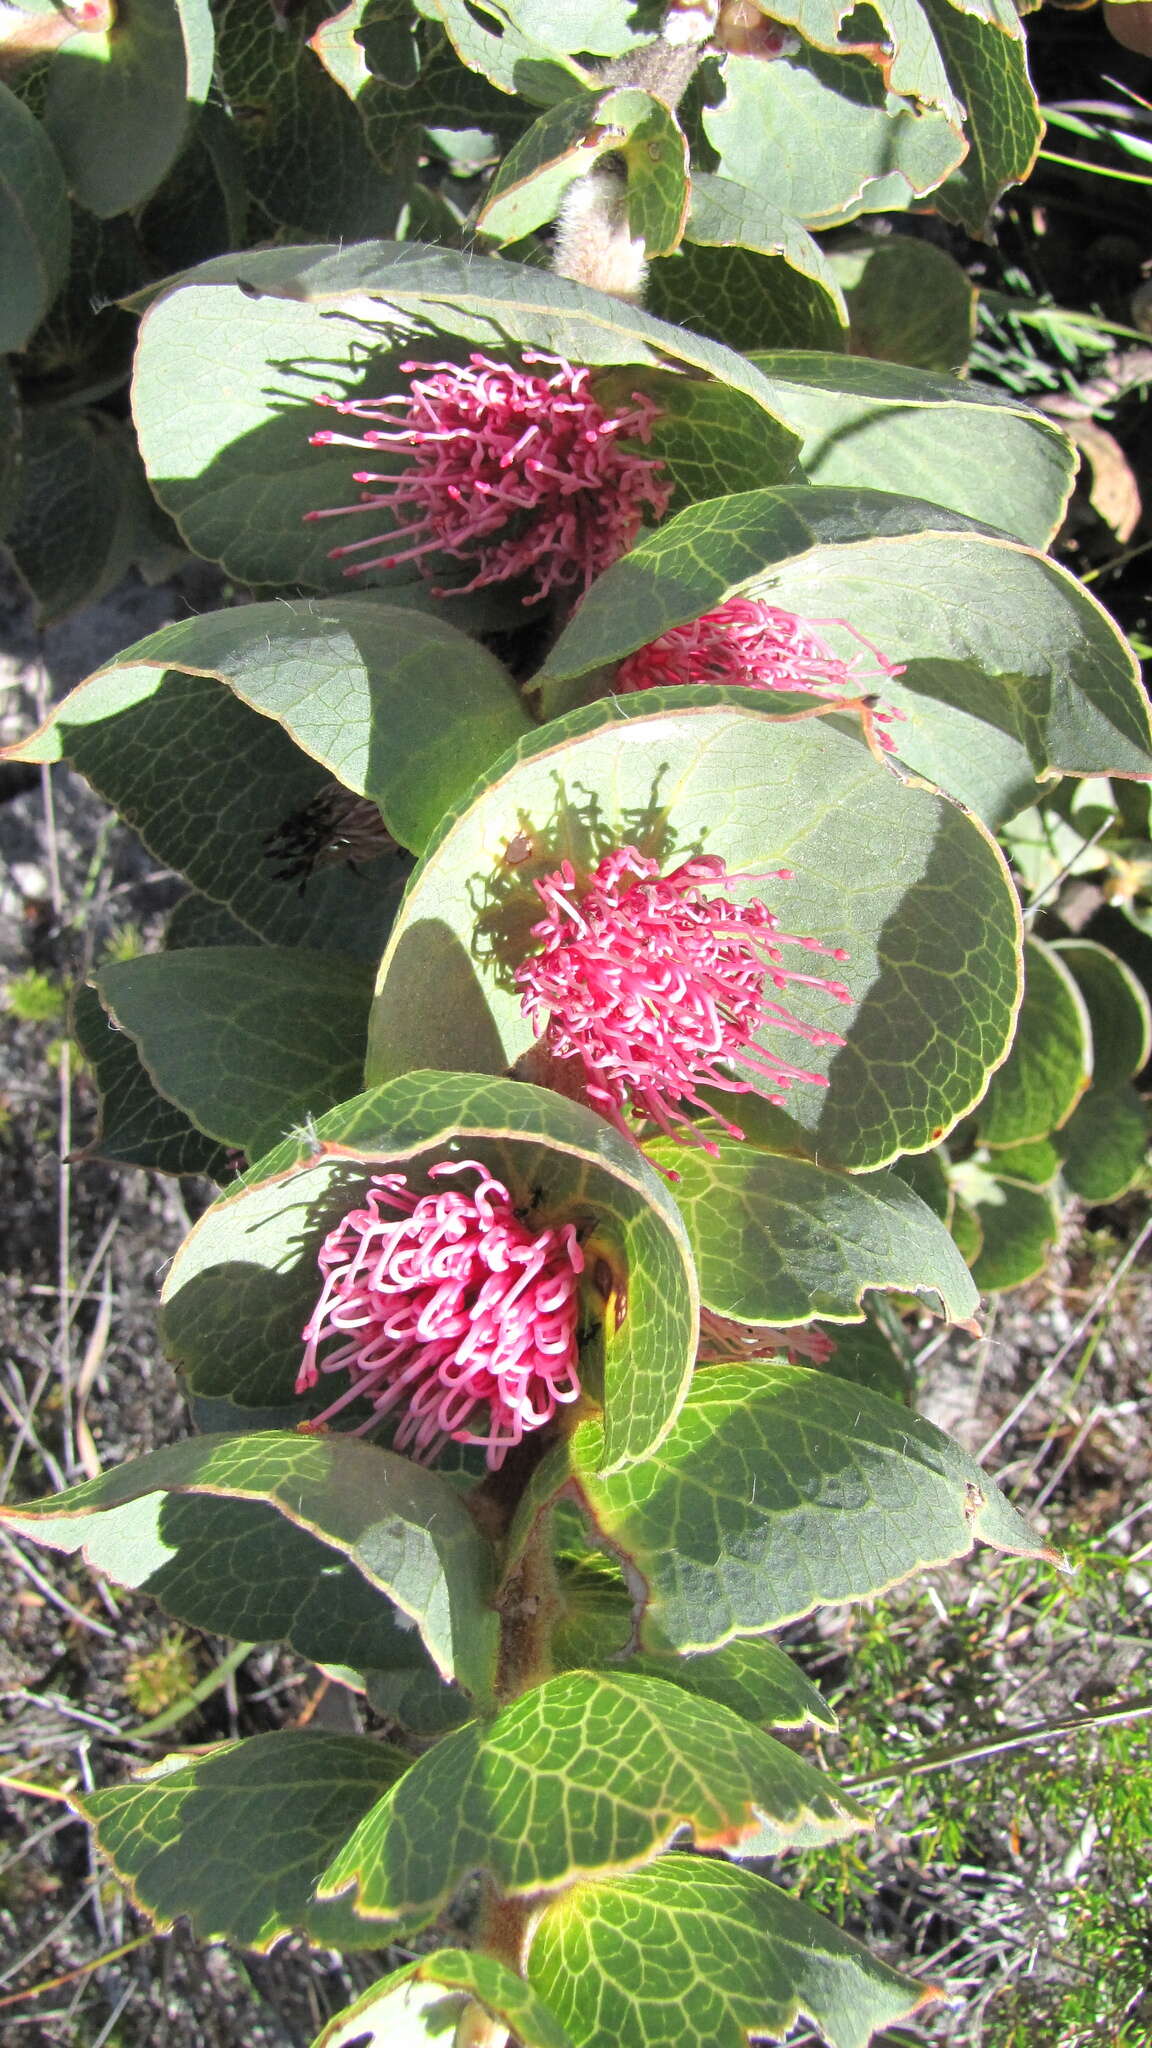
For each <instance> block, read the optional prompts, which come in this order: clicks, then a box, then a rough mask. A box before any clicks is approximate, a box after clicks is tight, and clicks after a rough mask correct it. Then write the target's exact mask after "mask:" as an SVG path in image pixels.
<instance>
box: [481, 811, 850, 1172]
mask: <svg viewBox="0 0 1152 2048" xmlns="http://www.w3.org/2000/svg"><path fill="white" fill-rule="evenodd" d="M792 879H793V876H792V873H791V870H790V869H788V868H778V869H776V870H775V871H774V872H773V873H772V874H771V875H765V876H757V877H751V876H747V875H730V874H729V873H728V870H727V868H726V866H725V863H724V862H723V860H721V859H720V858H719V856H718V855H716V854H700V855H697V856H696V857H695V858H694V859H692V860H687V861H685V862H683V864H682V865H681V866H680V867H678V868H674V869H673V871H672V873H671V874H668V875H662V874H661V873H660V868H659V864H658V862H656V861H654V860H650V859H648V858H647V857H646V856H645V855H644V854H642V853H640V852H639V851H638V849H637V848H636V847H634V846H621V847H619V848H618V849H617V850H616V851H615V852H614V853H609V854H607V855H605V857H604V859H603V860H601V861H600V862H599V864H598V865H597V867H596V868H595V869H594V870H593V872H592V875H591V877H590V879H589V880H588V882H587V883H586V884H581V883H579V882H578V881H577V878H576V874H575V871H574V869H573V867H572V865H571V862H569V861H565V862H564V863H563V864H562V866H561V867H559V868H558V869H557V870H556V871H555V872H554V873H553V874H550V875H547V876H546V877H545V878H544V880H543V881H538V882H536V883H535V885H534V886H535V888H536V891H537V893H538V895H539V896H540V899H541V901H542V902H543V904H544V906H545V910H546V912H547V915H546V916H545V917H544V918H543V919H542V920H541V921H540V923H539V924H536V925H534V926H533V928H532V932H533V937H534V938H538V939H539V940H540V942H541V944H540V950H539V952H537V953H534V954H532V955H530V957H529V958H528V959H526V960H524V961H522V962H521V964H520V966H519V967H518V968H517V969H516V975H515V979H516V983H517V986H518V987H519V989H520V991H521V996H522V1002H523V1008H524V1012H525V1014H526V1015H527V1016H529V1017H530V1018H532V1020H533V1021H534V1023H535V1025H536V1029H537V1033H538V1035H539V1036H540V1037H541V1038H542V1040H543V1041H544V1044H545V1049H546V1050H547V1051H548V1052H549V1053H550V1054H551V1055H552V1056H553V1057H555V1058H557V1059H561V1060H563V1059H573V1058H575V1059H578V1060H579V1061H581V1063H582V1065H583V1068H584V1074H585V1092H586V1095H587V1099H588V1101H589V1103H590V1104H591V1105H592V1106H593V1107H594V1108H596V1109H598V1110H599V1111H600V1113H601V1114H602V1115H604V1116H606V1117H608V1118H609V1119H610V1121H611V1122H612V1123H614V1124H615V1125H616V1126H617V1128H618V1129H619V1130H622V1131H624V1132H625V1133H626V1134H627V1135H629V1136H634V1135H635V1132H634V1131H629V1127H628V1124H627V1123H626V1122H625V1114H626V1113H627V1114H628V1115H629V1116H631V1117H632V1118H633V1119H635V1120H636V1121H639V1122H641V1123H643V1122H651V1123H655V1124H656V1125H657V1126H658V1127H659V1129H660V1130H662V1131H664V1132H666V1133H667V1134H668V1135H669V1136H671V1137H677V1138H680V1139H682V1140H683V1139H685V1138H686V1134H688V1133H691V1130H692V1127H691V1119H690V1117H689V1116H688V1115H687V1114H686V1111H685V1107H684V1105H688V1106H689V1107H690V1108H694V1109H700V1110H707V1112H708V1114H709V1115H710V1116H714V1117H717V1120H718V1121H719V1122H720V1123H722V1124H723V1125H724V1128H725V1129H726V1130H727V1131H728V1132H729V1133H730V1134H731V1136H733V1137H736V1138H741V1137H743V1135H744V1134H743V1132H742V1131H741V1129H740V1128H739V1126H738V1125H737V1124H733V1123H730V1122H728V1121H727V1119H726V1118H724V1117H721V1116H719V1113H718V1112H717V1110H716V1109H715V1107H714V1106H713V1105H712V1104H710V1103H706V1102H705V1101H704V1100H703V1098H702V1096H701V1094H700V1089H701V1088H703V1087H708V1088H715V1089H720V1090H723V1091H724V1092H726V1093H729V1094H740V1095H743V1094H748V1093H750V1092H752V1088H753V1084H752V1083H751V1082H749V1081H747V1080H742V1079H740V1078H739V1076H738V1075H736V1074H734V1073H733V1071H732V1069H733V1066H734V1065H740V1066H743V1067H745V1068H751V1069H752V1070H753V1071H754V1072H755V1073H756V1075H757V1077H758V1079H757V1083H756V1087H757V1091H758V1092H759V1093H762V1094H766V1095H767V1096H768V1099H769V1101H771V1102H777V1103H779V1102H782V1101H783V1099H784V1093H785V1091H786V1090H787V1089H788V1088H790V1087H791V1086H792V1084H793V1082H795V1081H812V1082H814V1083H815V1084H816V1085H817V1086H819V1087H824V1086H826V1081H825V1077H824V1076H823V1075H821V1074H815V1073H811V1072H810V1071H809V1070H808V1069H807V1068H804V1067H798V1066H795V1065H794V1064H793V1063H792V1062H791V1061H790V1060H788V1059H785V1058H784V1057H782V1055H781V1054H779V1053H778V1052H776V1051H775V1050H773V1049H770V1048H769V1047H768V1046H766V1045H765V1044H763V1042H762V1039H763V1034H764V1033H765V1032H766V1031H769V1030H776V1031H785V1032H789V1033H791V1034H792V1035H793V1036H794V1037H798V1038H802V1039H804V1040H805V1041H806V1042H807V1043H808V1044H809V1045H814V1046H818V1045H842V1044H843V1043H844V1041H843V1039H842V1038H841V1036H840V1034H839V1032H837V1031H829V1030H827V1029H826V1028H824V1027H822V1026H819V1025H814V1024H808V1023H805V1022H804V1021H803V1020H802V1019H801V1018H799V1017H797V1016H794V1015H793V1013H792V1011H791V1010H788V1009H785V1008H784V1006H783V1004H781V1003H779V1002H777V1001H776V1000H775V999H774V997H772V996H770V995H769V994H768V993H767V991H768V990H769V989H770V988H771V989H775V990H776V991H777V992H778V993H779V992H782V991H783V990H785V989H786V988H788V987H790V986H793V987H798V988H804V987H806V988H816V989H821V990H823V991H824V993H825V994H826V995H831V996H832V997H834V998H835V1000H836V1001H837V1002H842V1003H847V1002H851V1000H852V998H851V996H850V994H849V991H848V990H847V989H846V988H845V987H844V986H843V984H842V983H841V982H837V981H828V980H826V979H824V978H823V977H822V976H820V975H816V974H809V973H806V972H805V971H804V970H803V969H800V968H795V967H785V966H784V964H783V960H784V949H785V948H786V947H789V946H795V947H797V948H799V949H800V950H801V951H803V952H806V953H821V954H824V955H825V956H826V957H828V958H829V959H832V960H846V959H847V957H848V955H847V954H846V953H845V952H844V951H843V950H842V949H841V948H839V947H829V946H825V945H822V944H821V943H820V941H819V940H818V939H811V938H801V937H799V936H797V935H796V934H795V933H793V932H783V931H781V930H780V924H779V919H778V918H777V916H776V914H775V912H774V911H772V910H770V909H769V908H768V906H767V904H766V903H762V902H760V901H759V899H756V898H754V899H753V900H752V901H751V902H749V903H738V902H737V901H736V900H735V898H734V897H733V896H732V894H731V893H730V892H731V888H732V885H733V884H734V883H738V882H741V881H749V880H763V881H767V880H772V881H791V880H792ZM688 1141H689V1142H692V1143H695V1144H702V1145H703V1146H704V1149H705V1150H706V1151H709V1152H712V1153H715V1151H716V1147H715V1145H714V1144H712V1143H711V1142H710V1141H708V1140H705V1139H703V1138H700V1137H697V1136H696V1135H695V1134H692V1135H691V1137H690V1139H689V1140H688Z"/></svg>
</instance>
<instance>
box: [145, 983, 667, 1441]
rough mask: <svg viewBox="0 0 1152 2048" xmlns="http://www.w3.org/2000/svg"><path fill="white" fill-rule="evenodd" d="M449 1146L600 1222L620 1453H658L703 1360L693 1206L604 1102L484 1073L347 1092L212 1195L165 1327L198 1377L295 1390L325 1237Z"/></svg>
mask: <svg viewBox="0 0 1152 2048" xmlns="http://www.w3.org/2000/svg"><path fill="white" fill-rule="evenodd" d="M256 957H259V956H256ZM317 1146H320V1147H324V1146H328V1147H330V1149H331V1156H323V1155H322V1154H320V1155H318V1154H317V1152H316V1149H315V1148H316V1147H317ZM446 1153H457V1154H459V1156H461V1157H463V1158H465V1159H479V1160H481V1161H482V1162H484V1163H485V1164H488V1165H489V1166H490V1167H491V1170H492V1171H493V1173H494V1174H495V1176H496V1178H497V1179H499V1180H500V1181H502V1182H503V1183H504V1185H505V1186H506V1187H507V1188H508V1189H509V1191H510V1193H511V1194H512V1196H513V1200H514V1201H515V1202H516V1204H517V1205H518V1206H522V1207H526V1208H531V1210H532V1213H533V1214H534V1215H535V1216H537V1217H539V1219H540V1223H541V1226H542V1227H543V1226H544V1225H546V1224H548V1223H549V1222H550V1221H552V1220H553V1219H557V1220H572V1221H577V1222H579V1223H580V1224H581V1225H582V1226H583V1229H584V1231H585V1242H584V1250H585V1258H586V1262H587V1269H588V1272H589V1277H590V1282H591V1283H592V1284H593V1286H594V1287H595V1288H596V1289H598V1290H599V1292H600V1293H601V1294H606V1295H607V1296H608V1300H607V1301H603V1302H601V1303H600V1304H599V1307H598V1310H597V1320H598V1321H602V1324H603V1327H602V1329H600V1330H598V1331H597V1332H596V1334H595V1336H594V1337H591V1338H590V1339H589V1346H590V1352H589V1360H590V1363H591V1365H592V1367H593V1368H594V1370H595V1371H596V1372H597V1374H599V1372H600V1371H601V1370H602V1375H603V1384H604V1405H605V1412H606V1418H607V1420H606V1427H607V1432H608V1451H607V1456H608V1457H609V1459H610V1461H611V1462H612V1463H613V1464H615V1463H618V1462H619V1463H625V1462H627V1461H628V1460H630V1459H632V1458H637V1457H643V1456H644V1455H646V1453H647V1451H648V1450H649V1449H650V1448H651V1446H652V1445H653V1444H654V1443H657V1442H659V1440H660V1438H661V1437H662V1436H663V1435H664V1433H665V1431H666V1430H667V1429H668V1427H669V1426H670V1424H671V1421H672V1417H673V1416H674V1414H675V1412H676V1409H677V1407H678V1406H679V1403H680V1401H681V1399H682V1398H683V1394H684V1390H685V1388H686V1386H687V1382H688V1377H689V1374H690V1373H691V1370H692V1365H693V1362H694V1359H695V1347H696V1327H697V1316H698V1304H697V1297H696V1287H695V1275H694V1272H693V1268H692V1261H691V1255H690V1253H689V1250H688V1243H687V1239H686V1238H685V1236H684V1229H683V1225H682V1223H681V1221H680V1217H679V1213H678V1211H677V1210H676V1207H675V1204H674V1203H673V1201H672V1198H671V1196H670V1195H669V1194H668V1192H667V1189H666V1188H665V1186H664V1183H663V1182H662V1181H661V1180H660V1178H659V1176H658V1175H657V1174H656V1173H654V1172H653V1170H652V1168H651V1167H649V1166H648V1165H647V1163H646V1161H645V1160H644V1159H643V1157H642V1156H641V1154H640V1153H639V1152H638V1151H637V1149H636V1148H635V1147H634V1146H632V1145H631V1144H629V1142H628V1141H627V1139H625V1138H622V1137H620V1136H618V1135H617V1134H616V1132H614V1131H613V1130H612V1128H611V1126H610V1125H609V1124H606V1123H605V1122H604V1120H603V1119H602V1118H601V1117H597V1116H594V1115H593V1114H592V1112H591V1110H587V1109H584V1108H583V1107H582V1106H581V1105H579V1104H577V1103H572V1102H567V1101H565V1100H564V1098H563V1097H561V1096H559V1095H554V1094H552V1093H550V1092H549V1091H547V1090H545V1089H542V1088H533V1087H529V1086H528V1085H526V1084H525V1083H522V1082H514V1081H507V1080H484V1079H481V1078H480V1077H478V1076H476V1075H474V1074H431V1073H424V1074H421V1073H414V1074H408V1075H405V1076H404V1077H403V1079H400V1080H397V1081H395V1082H393V1083H392V1084H391V1085H390V1086H389V1087H387V1088H380V1089H375V1090H372V1091H370V1092H369V1093H368V1094H366V1095H362V1096H360V1097H358V1098H357V1099H356V1100H355V1101H353V1102H350V1103H345V1104H343V1105H342V1107H341V1108H339V1109H337V1110H334V1111H331V1112H330V1113H329V1114H328V1115H327V1116H322V1117H319V1118H318V1119H317V1120H316V1123H315V1125H314V1126H313V1129H312V1132H311V1133H309V1134H307V1135H306V1136H302V1138H301V1140H300V1141H298V1142H294V1143H289V1144H287V1145H283V1146H281V1147H279V1149H278V1150H277V1151H276V1152H274V1153H272V1154H271V1155H270V1156H269V1157H268V1158H267V1159H264V1160H261V1161H260V1162H259V1164H258V1165H257V1166H256V1167H254V1168H253V1170H252V1172H251V1174H250V1175H249V1176H248V1183H247V1185H246V1187H245V1188H244V1189H243V1190H242V1191H241V1192H240V1193H238V1194H233V1195H232V1196H230V1197H229V1198H228V1199H226V1200H224V1201H221V1202H218V1203H216V1204H215V1206H214V1207H213V1208H211V1209H209V1210H208V1212H207V1214H206V1215H205V1216H204V1217H202V1219H201V1221H200V1222H199V1224H198V1225H197V1227H196V1229H195V1230H194V1231H193V1233H192V1235H191V1236H190V1237H189V1238H187V1239H186V1240H185V1242H184V1244H183V1246H182V1247H181V1249H180V1251H179V1252H178V1253H177V1255H176V1259H175V1262H174V1264H173V1266H172V1270H171V1273H170V1274H169V1277H168V1281H167V1284H166V1287H165V1293H164V1309H163V1335H164V1340H165V1343H166V1344H167V1345H168V1346H169V1347H170V1348H171V1351H172V1353H173V1355H174V1356H175V1358H176V1359H177V1360H178V1361H179V1362H180V1363H181V1365H182V1366H183V1367H184V1369H185V1370H186V1371H187V1373H188V1376H189V1379H190V1380H191V1383H192V1385H193V1387H194V1389H195V1390H196V1391H197V1392H199V1393H205V1394H225V1395H228V1396H230V1397H231V1398H233V1399H236V1400H239V1401H241V1402H243V1403H249V1404H252V1405H262V1404H265V1403H268V1402H274V1401H277V1400H280V1399H283V1398H285V1397H287V1396H288V1395H289V1394H290V1392H291V1389H292V1387H293V1385H294V1383H295V1378H296V1372H297V1369H298V1366H299V1361H300V1355H301V1354H300V1335H299V1333H300V1330H301V1329H302V1328H303V1325H304V1323H305V1322H306V1320H307V1318H308V1315H309V1313H310V1311H311V1308H312V1306H313V1303H314V1301H315V1299H316V1296H317V1293H318V1291H319V1274H318V1269H317V1266H316V1255H317V1252H318V1251H319V1247H320V1244H321V1242H322V1240H323V1238H324V1237H325V1236H326V1234H327V1233H328V1231H329V1230H331V1229H332V1228H334V1226H335V1225H336V1223H337V1222H338V1221H339V1220H340V1218H341V1217H342V1216H344V1215H345V1214H346V1213H347V1211H348V1210H349V1208H351V1207H352V1206H354V1203H355V1202H356V1200H357V1199H358V1198H360V1197H361V1196H362V1193H363V1188H364V1185H365V1182H366V1181H367V1180H368V1179H369V1178H370V1177H371V1175H372V1174H373V1173H374V1172H378V1171H379V1170H380V1169H381V1167H382V1166H384V1165H387V1166H389V1167H391V1168H393V1169H395V1168H397V1167H403V1169H404V1170H405V1171H406V1172H407V1173H409V1175H410V1176H415V1177H416V1179H417V1180H419V1179H421V1178H422V1177H423V1173H424V1171H425V1169H426V1166H427V1165H430V1164H432V1163H434V1162H435V1160H437V1159H439V1158H443V1157H444V1155H445V1154H446ZM253 1183H255V1184H253ZM601 1268H603V1272H601V1273H600V1278H599V1279H598V1278H597V1273H598V1272H600V1269H601ZM601 1353H602V1360H601Z"/></svg>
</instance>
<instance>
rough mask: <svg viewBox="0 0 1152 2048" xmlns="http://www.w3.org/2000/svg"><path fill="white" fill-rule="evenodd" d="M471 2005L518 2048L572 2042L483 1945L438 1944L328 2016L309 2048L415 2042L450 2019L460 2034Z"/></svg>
mask: <svg viewBox="0 0 1152 2048" xmlns="http://www.w3.org/2000/svg"><path fill="white" fill-rule="evenodd" d="M446 1991H447V1992H448V1993H449V1996H448V1997H445V1995H444V1994H445V1992H446ZM474 2004H478V2005H481V2006H482V2007H483V2008H484V2011H485V2012H487V2013H490V2014H491V2015H492V2016H493V2018H495V2019H498V2020H501V2021H502V2022H503V2023H504V2025H505V2026H506V2027H507V2028H508V2030H509V2032H510V2033H513V2034H515V2036H516V2039H517V2040H518V2041H519V2043H520V2048H572V2043H571V2041H570V2040H569V2037H568V2035H567V2034H566V2033H565V2031H564V2029H563V2027H562V2026H561V2025H560V2022H559V2020H557V2019H556V2018H555V2016H554V2015H553V2014H552V2013H551V2012H549V2010H548V2008H547V2006H546V2005H545V2004H544V2002H543V2000H542V1999H541V1998H539V1997H538V1996H537V1994H536V1992H535V1991H533V1990H532V1989H531V1988H530V1986H529V1985H527V1984H526V1983H525V1982H524V1979H523V1977H519V1976H517V1974H516V1972H515V1971H514V1970H510V1969H509V1967H508V1965H507V1964H506V1963H502V1962H500V1960H499V1959H498V1957H496V1956H493V1955H489V1954H487V1953H486V1952H485V1951H483V1950H476V1949H472V1950H468V1949H459V1948H439V1949H436V1950H435V1951H434V1952H433V1954H432V1955H430V1956H420V1957H418V1958H417V1960H416V1961H415V1962H414V1963H409V1965H408V1967H407V1969H405V1970H397V1971H396V1972H395V1973H394V1974H393V1975H392V1976H391V1977H382V1978H381V1979H380V1982H379V1983H378V1984H373V1985H372V1986H371V1988H370V1989H369V1990H368V1991H365V1992H364V1993H363V1995H362V1996H361V1997H360V1998H358V1999H357V2000H356V2002H355V2004H353V2005H348V2006H345V2008H344V2010H343V2012H338V2013H337V2015H336V2017H335V2019H333V2020H329V2022H328V2025H327V2026H326V2027H325V2028H324V2031H323V2033H321V2034H318V2035H317V2037H316V2040H315V2041H314V2042H313V2044H312V2048H352V2044H353V2043H355V2042H359V2043H361V2044H363V2043H364V2042H365V2041H367V2039H368V2037H369V2036H371V2040H372V2041H373V2042H375V2043H378V2044H379V2048H384V2044H385V2043H386V2044H387V2048H418V2044H419V2043H421V2042H424V2041H429V2040H434V2039H441V2040H442V2039H443V2036H444V2035H445V2033H446V2032H447V2030H448V2029H449V2027H452V2026H453V2025H455V2027H456V2029H457V2032H456V2034H455V2038H456V2039H457V2040H459V2039H460V2038H461V2036H460V2033H459V2028H460V2027H461V2026H462V2025H463V2024H464V2022H465V2016H466V2015H468V2014H469V2011H470V2008H471V2010H472V2011H473V2012H474Z"/></svg>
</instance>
